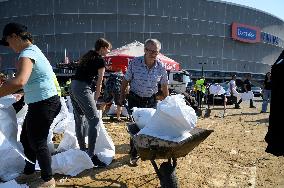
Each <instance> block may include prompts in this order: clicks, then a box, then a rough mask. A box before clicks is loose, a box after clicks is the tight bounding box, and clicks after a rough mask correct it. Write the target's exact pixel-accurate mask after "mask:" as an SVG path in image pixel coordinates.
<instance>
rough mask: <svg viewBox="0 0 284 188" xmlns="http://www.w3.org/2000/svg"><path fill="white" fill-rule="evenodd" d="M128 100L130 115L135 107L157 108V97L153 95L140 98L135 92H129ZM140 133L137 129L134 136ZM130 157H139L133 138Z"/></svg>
mask: <svg viewBox="0 0 284 188" xmlns="http://www.w3.org/2000/svg"><path fill="white" fill-rule="evenodd" d="M127 99H128V108H129V110H130V113H132V110H131V109H132V108H133V107H137V108H156V106H157V101H156V98H155V95H153V96H151V97H140V96H138V95H136V94H135V93H133V92H129V95H128V97H127ZM139 131H140V130H139V129H137V132H136V133H134V134H137V133H138V132H139ZM130 155H131V157H137V155H138V154H137V150H136V148H135V146H134V142H133V139H132V138H130Z"/></svg>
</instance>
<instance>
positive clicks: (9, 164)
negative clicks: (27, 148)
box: [0, 132, 25, 181]
mask: <svg viewBox="0 0 284 188" xmlns="http://www.w3.org/2000/svg"><path fill="white" fill-rule="evenodd" d="M24 167H25V161H24V159H23V158H22V157H21V155H20V154H19V152H17V151H16V149H15V148H14V147H13V145H12V144H11V143H10V142H9V140H8V139H7V138H6V137H5V135H4V134H3V133H2V132H0V179H1V180H3V181H9V180H12V179H14V178H16V177H17V176H19V174H20V173H21V172H22V171H23V170H24Z"/></svg>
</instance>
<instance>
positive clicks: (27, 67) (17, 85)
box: [0, 57, 33, 97]
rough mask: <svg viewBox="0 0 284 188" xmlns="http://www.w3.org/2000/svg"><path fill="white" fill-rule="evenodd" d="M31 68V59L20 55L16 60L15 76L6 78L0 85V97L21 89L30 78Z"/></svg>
mask: <svg viewBox="0 0 284 188" xmlns="http://www.w3.org/2000/svg"><path fill="white" fill-rule="evenodd" d="M32 68H33V62H32V60H31V59H30V58H27V57H21V58H20V59H19V61H18V65H17V73H16V76H15V77H14V78H12V79H9V80H7V81H6V82H5V83H3V85H2V86H1V87H0V97H3V96H6V95H9V94H13V93H14V92H16V91H18V90H20V89H22V88H23V86H24V85H25V84H26V83H27V82H28V80H29V78H30V75H31V73H32Z"/></svg>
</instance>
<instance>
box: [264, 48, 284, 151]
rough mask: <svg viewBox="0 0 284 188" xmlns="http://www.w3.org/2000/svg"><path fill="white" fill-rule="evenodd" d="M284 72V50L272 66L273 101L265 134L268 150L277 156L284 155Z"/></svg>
mask: <svg viewBox="0 0 284 188" xmlns="http://www.w3.org/2000/svg"><path fill="white" fill-rule="evenodd" d="M283 72H284V50H283V51H282V53H281V54H280V56H279V57H278V58H277V60H276V62H275V63H274V64H273V65H272V68H271V102H270V115H269V126H268V131H267V134H266V136H265V141H266V142H267V144H268V145H267V148H266V150H265V151H266V152H267V153H271V154H273V155H275V156H284V136H283V133H284V126H283V106H284V100H283V90H282V89H283V88H282V87H281V85H282V84H283Z"/></svg>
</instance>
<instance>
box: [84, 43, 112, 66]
mask: <svg viewBox="0 0 284 188" xmlns="http://www.w3.org/2000/svg"><path fill="white" fill-rule="evenodd" d="M104 47H105V48H111V47H112V46H111V43H110V42H109V41H107V40H106V39H104V38H99V39H98V40H97V41H96V44H95V50H90V51H88V52H87V53H86V54H84V55H83V56H82V57H81V58H80V60H79V63H80V64H81V65H82V64H85V63H86V62H88V61H91V60H94V59H95V54H96V51H99V50H100V49H101V48H104Z"/></svg>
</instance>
